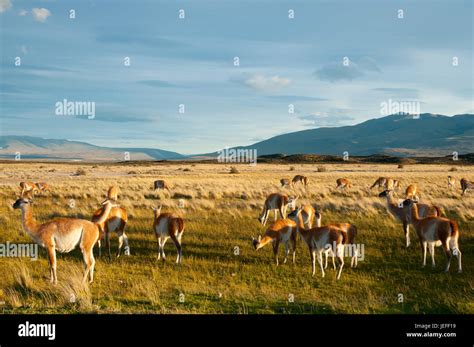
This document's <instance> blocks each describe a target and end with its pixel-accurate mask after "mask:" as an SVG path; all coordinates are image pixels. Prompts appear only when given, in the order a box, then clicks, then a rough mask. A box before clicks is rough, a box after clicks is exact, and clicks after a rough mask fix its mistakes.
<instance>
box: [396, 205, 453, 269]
mask: <svg viewBox="0 0 474 347" xmlns="http://www.w3.org/2000/svg"><path fill="white" fill-rule="evenodd" d="M403 206H404V208H405V209H407V210H408V215H409V219H410V222H411V223H412V224H413V226H414V227H415V230H416V233H417V234H418V237H419V240H420V246H421V251H422V254H423V267H425V266H426V249H427V248H428V247H429V252H430V254H431V264H432V266H433V267H435V260H434V252H435V247H439V246H442V247H443V250H444V253H445V255H446V266H445V269H444V271H445V272H448V271H449V266H450V264H451V257H452V254H451V251H452V253H453V254H454V255H455V256H456V257H457V258H458V272H462V265H461V250H460V249H459V227H458V224H457V223H456V221H454V220H451V219H448V218H443V217H426V218H421V217H420V216H419V214H418V209H417V208H416V203H415V202H414V201H413V200H411V199H407V200H405V201H404V202H403Z"/></svg>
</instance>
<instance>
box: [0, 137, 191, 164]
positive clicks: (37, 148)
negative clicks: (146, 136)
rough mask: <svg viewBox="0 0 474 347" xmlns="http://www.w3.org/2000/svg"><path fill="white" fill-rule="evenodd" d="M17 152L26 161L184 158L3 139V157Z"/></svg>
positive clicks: (73, 143) (62, 142)
mask: <svg viewBox="0 0 474 347" xmlns="http://www.w3.org/2000/svg"><path fill="white" fill-rule="evenodd" d="M17 152H18V153H20V155H21V158H22V159H50V160H82V161H123V160H126V156H127V152H128V153H129V160H170V159H183V158H184V156H183V155H181V154H179V153H176V152H170V151H164V150H161V149H153V148H110V147H101V146H94V145H91V144H89V143H86V142H78V141H68V140H53V139H43V138H40V137H31V136H0V158H4V159H14V158H15V155H16V153H17Z"/></svg>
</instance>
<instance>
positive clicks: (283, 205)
mask: <svg viewBox="0 0 474 347" xmlns="http://www.w3.org/2000/svg"><path fill="white" fill-rule="evenodd" d="M297 199H298V197H296V198H292V197H288V195H286V194H283V193H273V194H270V195H269V196H268V197H267V198H266V199H265V203H264V204H263V209H262V212H261V213H260V215H259V217H258V220H259V221H260V223H262V225H265V224H266V223H267V220H268V215H269V214H270V211H271V210H274V212H275V221H276V220H277V213H278V212H280V217H281V218H282V219H284V218H286V210H287V208H288V206H289V205H294V203H295V202H296V200H297Z"/></svg>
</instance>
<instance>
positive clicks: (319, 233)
mask: <svg viewBox="0 0 474 347" xmlns="http://www.w3.org/2000/svg"><path fill="white" fill-rule="evenodd" d="M301 211H302V208H298V209H296V210H294V211H293V212H291V213H290V216H289V217H290V218H298V215H299V214H300V213H301ZM298 220H299V222H298V223H297V230H298V232H299V233H300V235H301V238H302V239H303V240H304V241H305V243H306V245H307V246H308V248H309V253H310V256H311V264H312V275H313V276H314V275H315V273H316V258H317V259H318V263H319V266H320V268H321V274H322V277H323V278H324V276H325V272H324V268H323V256H322V255H323V253H325V252H328V253H330V254H331V255H334V256H335V257H336V260H337V262H338V268H339V269H338V270H337V271H336V279H340V278H341V273H342V268H343V267H344V244H345V243H346V240H345V239H346V237H347V235H346V233H345V232H343V231H342V230H340V229H339V228H336V227H334V226H323V227H314V228H311V229H306V228H305V227H304V225H303V223H302V222H301V219H299V218H298Z"/></svg>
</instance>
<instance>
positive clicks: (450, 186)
mask: <svg viewBox="0 0 474 347" xmlns="http://www.w3.org/2000/svg"><path fill="white" fill-rule="evenodd" d="M453 188H456V178H455V177H453V176H448V189H453Z"/></svg>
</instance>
